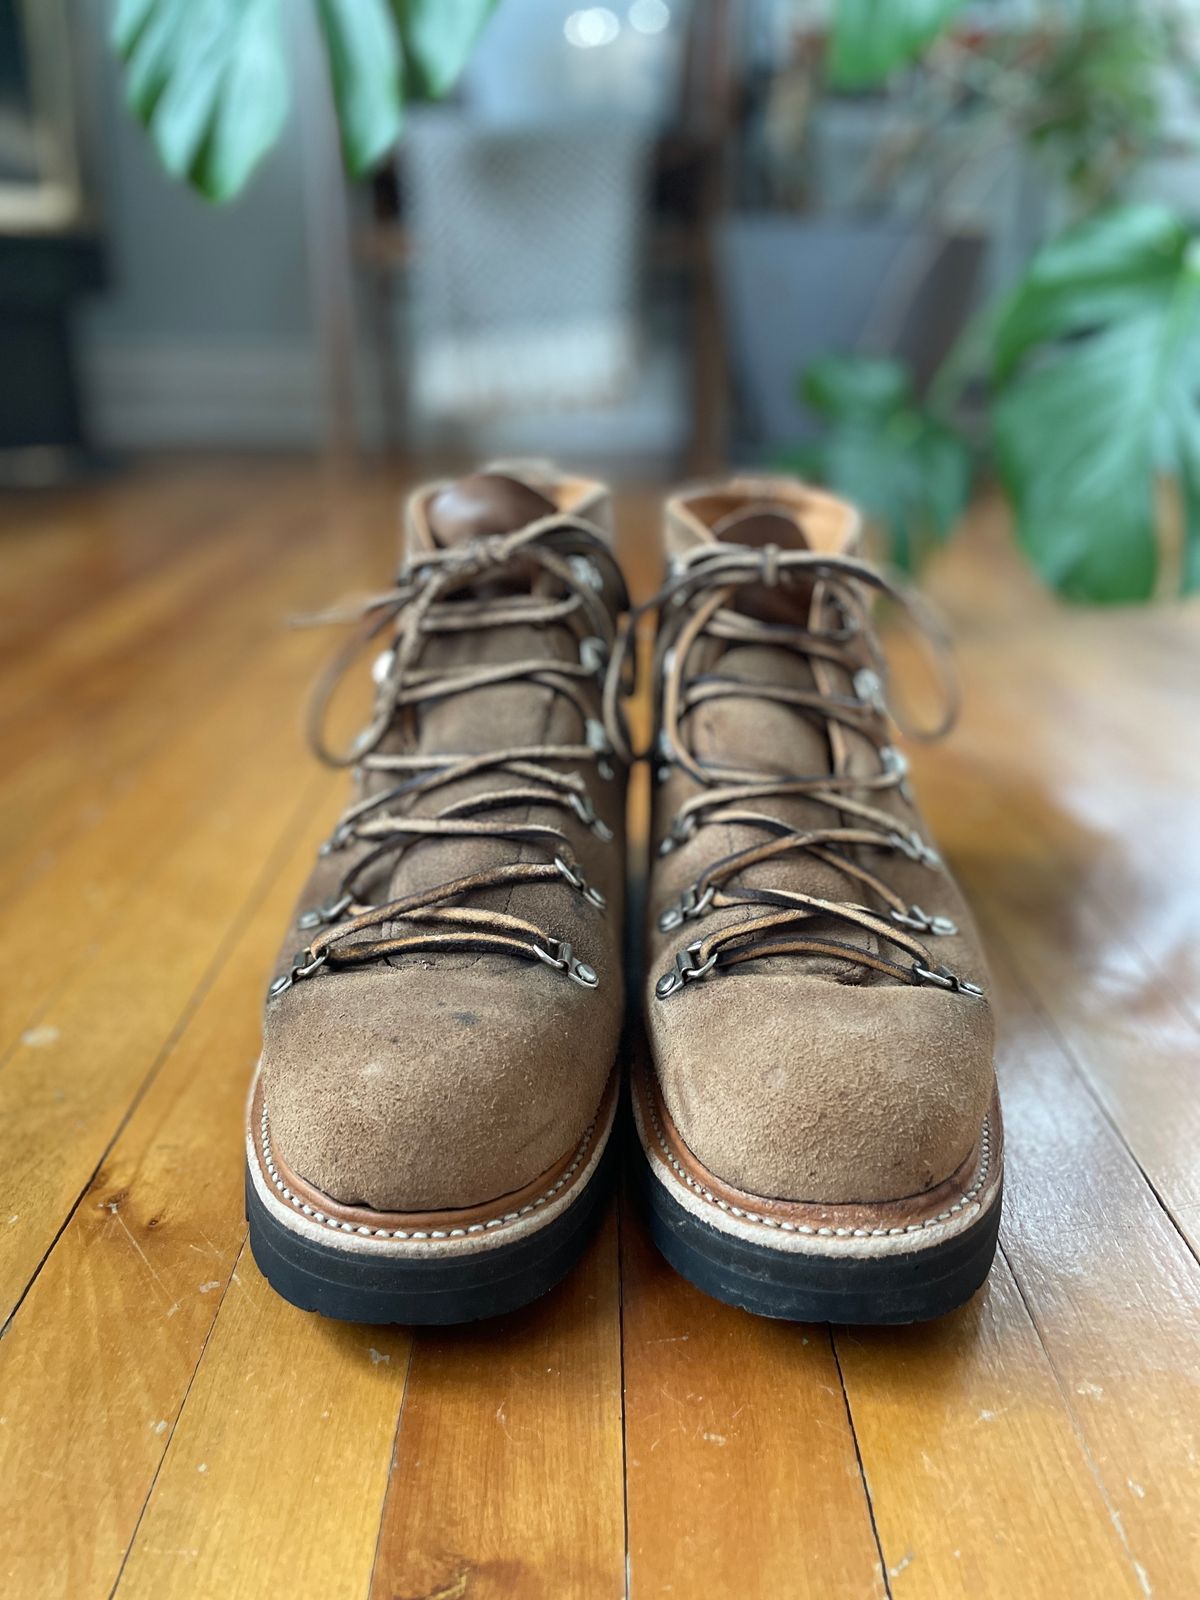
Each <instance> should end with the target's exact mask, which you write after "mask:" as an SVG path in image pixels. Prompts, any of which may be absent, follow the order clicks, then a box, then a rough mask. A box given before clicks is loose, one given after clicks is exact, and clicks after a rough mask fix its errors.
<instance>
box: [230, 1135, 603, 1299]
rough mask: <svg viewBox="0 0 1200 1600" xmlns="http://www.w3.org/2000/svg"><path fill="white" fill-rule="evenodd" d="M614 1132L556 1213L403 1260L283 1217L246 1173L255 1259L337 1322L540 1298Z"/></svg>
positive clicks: (571, 1257)
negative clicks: (303, 1231)
mask: <svg viewBox="0 0 1200 1600" xmlns="http://www.w3.org/2000/svg"><path fill="white" fill-rule="evenodd" d="M613 1145H614V1140H613V1139H612V1138H610V1139H609V1141H608V1145H607V1147H606V1148H605V1150H604V1153H603V1154H602V1156H601V1157H600V1160H599V1162H598V1164H597V1166H596V1170H595V1171H594V1172H593V1173H592V1176H591V1177H590V1178H589V1179H588V1181H587V1183H586V1185H585V1186H584V1187H583V1188H582V1189H581V1190H580V1192H579V1194H578V1195H577V1197H576V1198H575V1199H574V1200H573V1201H572V1202H571V1204H570V1206H568V1208H567V1209H566V1210H565V1211H564V1212H563V1213H562V1215H561V1216H558V1217H555V1219H554V1221H553V1222H548V1223H546V1224H545V1226H544V1227H541V1228H538V1229H537V1230H536V1231H535V1232H533V1233H530V1234H526V1235H525V1236H524V1237H523V1238H520V1239H516V1240H513V1241H511V1242H509V1243H499V1244H494V1245H493V1244H489V1245H488V1247H487V1248H486V1249H482V1250H478V1251H475V1252H473V1253H472V1254H470V1255H464V1256H449V1257H447V1256H442V1257H439V1258H436V1259H431V1260H429V1261H412V1260H400V1259H397V1258H395V1257H383V1256H380V1255H378V1254H376V1253H372V1254H368V1253H367V1252H366V1251H365V1250H357V1251H356V1250H355V1249H354V1248H353V1247H351V1248H349V1249H338V1248H335V1247H334V1246H332V1245H324V1244H317V1243H315V1242H314V1241H312V1240H310V1239H307V1238H305V1237H303V1236H302V1235H300V1234H298V1233H296V1232H295V1231H294V1230H293V1229H291V1228H288V1227H285V1226H284V1224H283V1223H282V1222H280V1221H279V1220H278V1218H276V1217H275V1216H273V1215H272V1213H271V1211H270V1210H269V1208H268V1207H267V1206H266V1205H265V1204H264V1203H263V1201H262V1200H261V1199H260V1198H259V1196H258V1194H257V1192H256V1190H255V1188H254V1185H253V1183H252V1181H251V1178H250V1174H249V1172H247V1173H246V1220H247V1221H248V1222H249V1224H250V1249H251V1251H252V1252H253V1254H254V1259H255V1261H256V1262H257V1264H258V1269H259V1271H260V1272H261V1273H262V1275H263V1277H264V1278H266V1280H267V1282H268V1283H269V1284H270V1285H271V1287H272V1288H273V1289H274V1290H275V1292H276V1293H277V1294H279V1295H282V1296H283V1298H284V1299H285V1300H287V1301H289V1302H290V1303H291V1304H292V1305H294V1306H298V1307H299V1308H300V1309H301V1310H302V1311H316V1312H318V1313H319V1314H320V1315H321V1316H323V1317H332V1318H334V1319H336V1320H337V1321H339V1322H367V1323H376V1324H379V1323H401V1324H405V1325H407V1326H410V1327H417V1326H420V1327H430V1326H436V1327H446V1326H449V1325H452V1324H454V1323H460V1322H479V1321H482V1320H483V1319H484V1318H486V1317H498V1316H503V1315H504V1313H505V1312H509V1311H517V1310H519V1309H520V1307H522V1306H525V1305H528V1304H529V1303H530V1301H533V1300H537V1299H539V1298H540V1297H541V1296H542V1295H544V1294H545V1293H547V1291H548V1290H550V1289H552V1288H553V1287H554V1285H555V1284H556V1283H558V1282H559V1281H560V1279H562V1278H563V1277H565V1276H566V1274H567V1273H568V1272H569V1271H570V1269H571V1268H572V1267H573V1266H574V1265H575V1263H576V1261H578V1259H579V1257H580V1256H581V1255H582V1254H583V1251H584V1249H585V1248H586V1246H587V1243H588V1240H589V1239H590V1237H591V1235H592V1232H593V1231H594V1229H595V1226H596V1223H597V1222H598V1220H599V1217H600V1212H601V1210H602V1208H603V1205H604V1202H605V1200H606V1199H607V1198H608V1195H609V1193H610V1192H611V1188H612V1164H613Z"/></svg>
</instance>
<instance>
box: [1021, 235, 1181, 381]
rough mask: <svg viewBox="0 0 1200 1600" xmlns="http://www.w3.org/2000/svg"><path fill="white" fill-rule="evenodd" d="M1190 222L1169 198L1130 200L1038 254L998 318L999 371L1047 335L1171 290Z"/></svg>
mask: <svg viewBox="0 0 1200 1600" xmlns="http://www.w3.org/2000/svg"><path fill="white" fill-rule="evenodd" d="M1187 245H1188V230H1187V228H1186V227H1185V225H1184V224H1183V223H1182V222H1181V221H1180V220H1179V218H1178V217H1177V216H1175V214H1174V213H1173V212H1172V211H1170V210H1169V209H1168V208H1167V207H1166V206H1158V205H1142V206H1122V207H1120V208H1119V209H1117V210H1115V211H1106V212H1103V213H1102V214H1101V215H1099V216H1097V217H1094V218H1092V219H1091V220H1090V221H1088V222H1085V223H1082V224H1081V225H1080V226H1079V227H1077V228H1074V229H1072V230H1071V232H1069V233H1066V234H1064V235H1063V236H1062V238H1060V239H1056V240H1054V241H1053V242H1051V243H1050V244H1048V245H1047V246H1046V247H1045V248H1044V249H1043V250H1041V251H1040V252H1039V253H1038V255H1037V256H1036V257H1035V258H1034V260H1033V263H1032V265H1031V266H1030V267H1029V269H1028V271H1027V272H1026V274H1025V277H1024V278H1023V279H1022V281H1021V283H1020V284H1019V286H1018V287H1017V289H1016V290H1015V291H1014V292H1013V294H1012V295H1010V296H1009V298H1008V300H1007V302H1006V304H1005V305H1004V306H1003V307H1002V309H1001V311H1000V314H999V316H998V318H997V322H996V327H995V330H994V334H993V357H994V363H995V373H996V376H997V377H998V378H1000V379H1004V378H1005V377H1007V376H1008V374H1009V373H1010V372H1011V371H1012V370H1013V368H1014V367H1015V366H1016V364H1017V363H1018V362H1019V361H1020V360H1021V358H1022V357H1023V356H1024V355H1025V354H1026V353H1027V352H1028V351H1029V350H1031V349H1033V348H1034V347H1035V346H1037V345H1039V344H1041V343H1042V342H1043V341H1044V340H1046V339H1055V338H1062V337H1063V336H1065V335H1068V334H1076V333H1087V332H1089V331H1090V330H1092V329H1094V328H1097V327H1103V326H1105V325H1106V324H1107V323H1109V322H1112V321H1115V320H1117V319H1119V318H1120V317H1123V316H1125V315H1127V314H1129V313H1131V312H1137V311H1138V310H1140V309H1143V308H1144V305H1145V300H1146V295H1147V292H1148V291H1154V290H1157V291H1159V292H1161V293H1162V294H1163V295H1166V296H1169V295H1170V293H1171V290H1172V287H1173V286H1174V284H1175V281H1176V279H1177V278H1178V276H1179V265H1180V261H1181V259H1182V257H1183V254H1184V252H1185V251H1186V249H1187Z"/></svg>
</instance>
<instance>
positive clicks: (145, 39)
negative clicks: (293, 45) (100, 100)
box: [113, 0, 288, 200]
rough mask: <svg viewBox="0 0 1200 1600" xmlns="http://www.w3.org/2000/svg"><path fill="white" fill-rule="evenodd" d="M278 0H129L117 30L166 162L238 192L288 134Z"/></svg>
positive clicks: (205, 187)
mask: <svg viewBox="0 0 1200 1600" xmlns="http://www.w3.org/2000/svg"><path fill="white" fill-rule="evenodd" d="M280 35H281V26H280V13H279V0H122V3H121V4H120V5H119V6H118V8H117V14H116V21H115V23H114V28H113V37H114V42H115V44H116V47H117V49H118V51H119V52H120V54H121V55H122V56H123V57H124V59H125V61H126V63H127V66H128V74H127V78H126V95H127V99H128V102H129V105H130V107H131V109H132V110H133V111H134V112H135V113H136V115H137V116H138V117H139V118H140V119H141V120H142V122H144V123H145V124H146V126H147V127H148V128H149V130H150V133H151V136H152V137H153V139H154V143H155V145H156V147H157V149H158V153H159V156H160V157H161V159H162V163H163V165H164V166H165V167H166V169H167V171H168V172H170V173H172V174H173V175H174V176H175V177H177V178H186V179H187V180H188V181H189V182H190V183H192V184H194V185H195V187H196V188H197V189H199V190H200V191H201V192H202V193H203V194H206V195H208V196H209V197H210V198H212V199H214V200H224V199H227V198H228V197H229V196H230V195H233V194H236V193H237V191H238V190H239V189H240V188H241V187H242V185H243V184H244V183H245V181H246V179H247V178H248V177H249V175H250V173H251V171H252V170H253V169H254V167H255V165H256V163H257V162H258V160H259V159H260V157H261V156H262V155H263V154H264V152H265V151H267V150H269V149H270V147H271V145H272V144H274V142H275V140H276V139H277V138H278V136H279V131H280V129H281V128H282V126H283V120H284V116H285V114H286V111H287V99H288V92H287V72H286V69H285V66H284V59H283V45H282V39H281V36H280Z"/></svg>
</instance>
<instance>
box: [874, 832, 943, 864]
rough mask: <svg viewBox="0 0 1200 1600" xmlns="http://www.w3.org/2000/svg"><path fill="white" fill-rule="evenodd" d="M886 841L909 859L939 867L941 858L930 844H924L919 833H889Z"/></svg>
mask: <svg viewBox="0 0 1200 1600" xmlns="http://www.w3.org/2000/svg"><path fill="white" fill-rule="evenodd" d="M887 838H888V843H889V844H890V845H892V846H894V847H895V849H897V850H899V851H900V852H901V853H902V854H904V855H906V856H907V857H908V859H909V860H910V861H919V862H920V863H921V865H922V866H923V867H940V866H941V864H942V858H941V856H940V855H938V853H937V851H936V850H935V849H934V848H933V846H932V845H930V844H926V842H925V840H924V839H922V837H921V835H920V834H919V833H889V834H888V836H887Z"/></svg>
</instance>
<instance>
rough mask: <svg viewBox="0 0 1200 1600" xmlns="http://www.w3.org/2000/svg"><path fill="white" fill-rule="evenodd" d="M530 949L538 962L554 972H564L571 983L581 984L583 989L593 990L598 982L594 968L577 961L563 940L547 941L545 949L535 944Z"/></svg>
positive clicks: (568, 945) (598, 978)
mask: <svg viewBox="0 0 1200 1600" xmlns="http://www.w3.org/2000/svg"><path fill="white" fill-rule="evenodd" d="M531 949H532V950H533V953H534V955H535V956H536V957H537V958H538V960H539V961H544V962H545V964H546V965H547V966H548V967H553V968H554V969H555V971H556V972H565V973H566V975H567V977H568V978H570V979H571V981H572V982H573V983H578V984H581V985H582V987H583V988H585V989H594V988H596V986H597V985H598V984H599V982H600V976H599V974H598V973H597V971H596V969H595V967H589V966H588V964H587V962H586V961H577V960H576V959H575V952H574V950H572V948H571V946H570V944H569V943H568V942H567V940H565V939H547V940H546V944H545V947H543V946H542V945H540V944H535V945H532V946H531Z"/></svg>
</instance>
